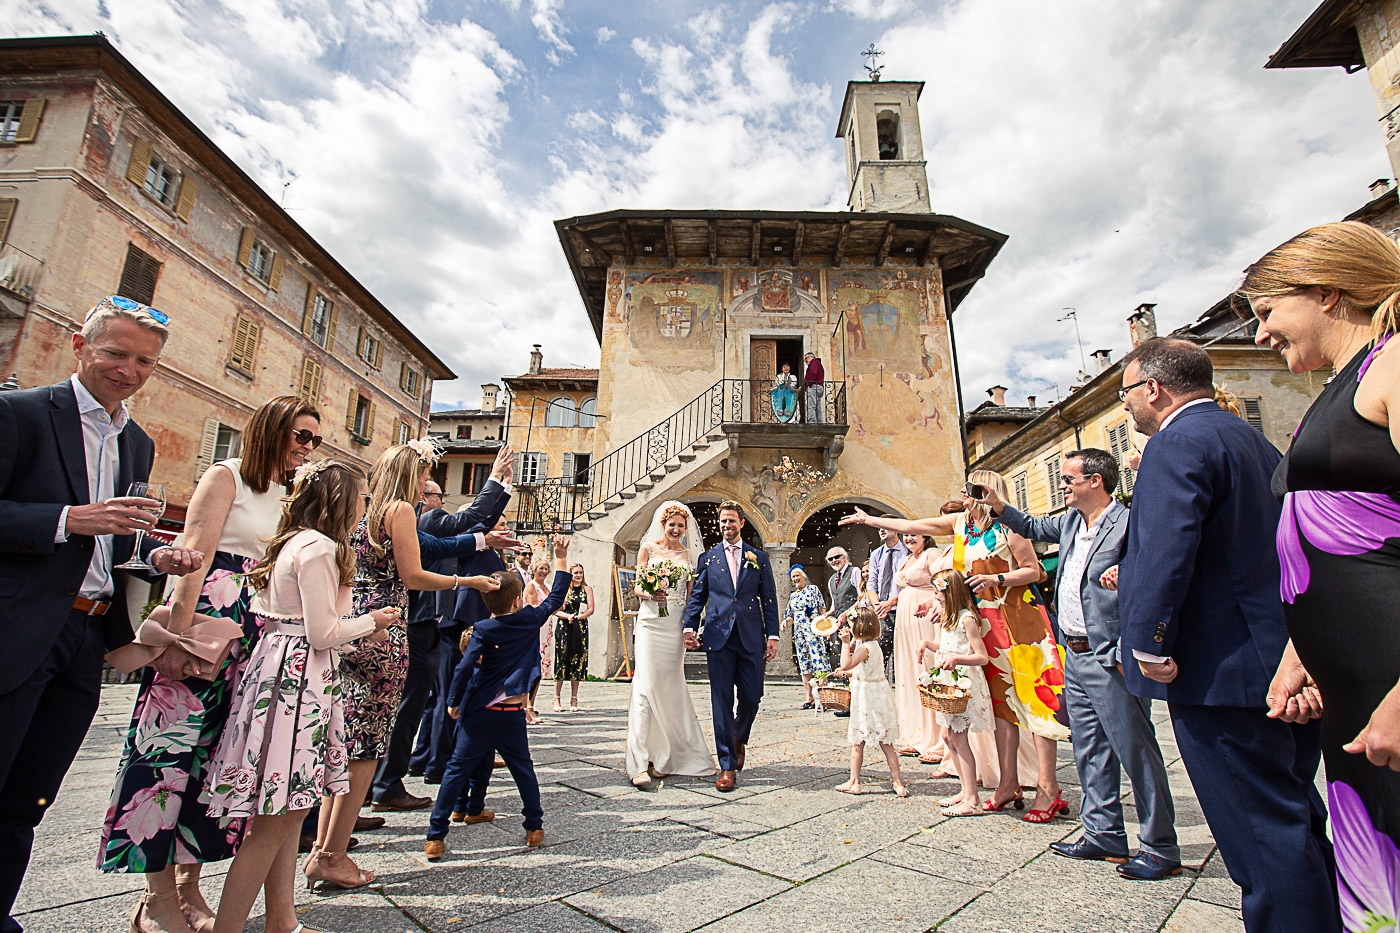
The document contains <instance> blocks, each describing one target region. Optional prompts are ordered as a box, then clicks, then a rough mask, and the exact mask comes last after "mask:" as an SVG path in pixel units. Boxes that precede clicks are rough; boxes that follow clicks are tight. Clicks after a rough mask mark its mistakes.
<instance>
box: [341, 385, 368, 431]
mask: <svg viewBox="0 0 1400 933" xmlns="http://www.w3.org/2000/svg"><path fill="white" fill-rule="evenodd" d="M345 429H346V430H347V431H349V432H350V433H351V435H353V436H354V437H357V438H359V439H360V440H361V441H364V442H365V443H369V441H370V440H371V439H373V437H374V403H373V402H371V401H370V400H369V399H367V398H365V397H364V396H363V395H361V394H360V393H359V390H357V389H351V390H350V404H349V406H348V407H347V408H346V411H345Z"/></svg>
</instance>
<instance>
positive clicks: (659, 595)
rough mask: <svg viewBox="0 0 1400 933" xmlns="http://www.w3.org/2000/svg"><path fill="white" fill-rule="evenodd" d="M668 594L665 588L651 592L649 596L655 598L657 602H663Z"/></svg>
mask: <svg viewBox="0 0 1400 933" xmlns="http://www.w3.org/2000/svg"><path fill="white" fill-rule="evenodd" d="M669 596H670V593H668V592H667V591H666V590H665V589H660V590H657V591H656V592H655V593H653V594H651V598H652V599H654V600H656V601H657V602H658V603H664V602H665V601H666V599H667V597H669Z"/></svg>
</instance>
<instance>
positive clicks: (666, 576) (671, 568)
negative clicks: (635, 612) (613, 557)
mask: <svg viewBox="0 0 1400 933" xmlns="http://www.w3.org/2000/svg"><path fill="white" fill-rule="evenodd" d="M693 576H695V573H694V571H692V570H691V569H690V568H689V567H687V566H685V565H684V564H678V563H676V562H675V561H670V560H660V561H656V562H655V563H652V564H649V565H647V566H646V567H643V568H641V569H640V570H638V571H637V585H638V586H639V587H641V588H642V592H643V593H646V594H647V595H648V596H655V595H656V594H657V593H659V592H661V591H662V590H666V591H668V592H669V591H670V589H671V587H673V586H682V585H684V584H685V583H686V581H688V580H689V579H690V578H691V577H693ZM656 614H657V615H658V616H663V617H664V616H669V615H670V614H671V611H670V610H669V609H668V608H667V606H666V604H665V603H658V604H657V609H656Z"/></svg>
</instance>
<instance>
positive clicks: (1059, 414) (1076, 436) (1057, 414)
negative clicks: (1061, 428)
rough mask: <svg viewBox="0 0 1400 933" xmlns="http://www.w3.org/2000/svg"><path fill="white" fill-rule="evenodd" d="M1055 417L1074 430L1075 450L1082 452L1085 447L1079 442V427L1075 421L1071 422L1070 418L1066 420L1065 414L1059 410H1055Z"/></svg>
mask: <svg viewBox="0 0 1400 933" xmlns="http://www.w3.org/2000/svg"><path fill="white" fill-rule="evenodd" d="M1055 417H1056V418H1059V419H1060V420H1061V421H1063V422H1064V423H1065V424H1067V425H1069V426H1070V427H1071V428H1073V429H1074V449H1075V450H1082V449H1083V447H1084V445H1083V443H1081V442H1080V440H1079V425H1077V424H1075V423H1074V422H1073V421H1070V420H1069V419H1068V418H1066V417H1065V416H1064V414H1063V413H1062V412H1061V411H1060V410H1059V409H1058V408H1056V409H1055Z"/></svg>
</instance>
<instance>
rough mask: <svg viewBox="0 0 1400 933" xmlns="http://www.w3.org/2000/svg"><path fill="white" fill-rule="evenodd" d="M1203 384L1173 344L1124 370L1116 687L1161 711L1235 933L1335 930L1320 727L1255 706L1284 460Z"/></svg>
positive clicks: (1261, 699)
mask: <svg viewBox="0 0 1400 933" xmlns="http://www.w3.org/2000/svg"><path fill="white" fill-rule="evenodd" d="M1213 378H1214V371H1213V368H1212V366H1211V360H1210V356H1209V355H1208V354H1207V353H1206V351H1205V350H1204V349H1202V348H1201V347H1200V346H1197V345H1196V344H1194V343H1191V342H1189V341H1185V340H1174V339H1171V338H1157V339H1154V340H1149V341H1146V342H1144V343H1142V344H1140V345H1139V346H1138V347H1136V348H1135V349H1134V350H1133V351H1132V352H1131V353H1129V354H1128V355H1127V356H1126V357H1125V358H1124V368H1123V392H1122V394H1123V396H1124V408H1126V409H1127V411H1128V414H1130V415H1131V416H1132V418H1133V422H1134V423H1135V425H1136V426H1137V430H1138V431H1139V432H1140V433H1142V434H1146V435H1148V436H1149V438H1150V439H1149V440H1148V442H1147V444H1146V445H1145V446H1144V447H1143V451H1142V467H1141V469H1140V470H1139V471H1138V475H1137V482H1136V483H1135V484H1134V485H1133V511H1132V521H1131V522H1130V523H1129V525H1128V544H1127V548H1126V550H1125V552H1124V555H1123V568H1122V579H1121V581H1120V584H1119V586H1120V590H1121V593H1122V596H1121V599H1120V606H1121V609H1122V625H1123V640H1122V645H1123V650H1124V651H1131V652H1132V654H1133V658H1132V659H1131V660H1129V661H1128V662H1127V663H1125V665H1124V667H1125V670H1126V673H1127V684H1128V689H1130V690H1132V691H1133V693H1135V694H1137V695H1138V696H1140V697H1151V698H1154V699H1160V700H1166V701H1167V709H1168V711H1169V712H1170V713H1171V718H1172V728H1173V730H1174V731H1175V733H1176V742H1177V746H1178V747H1179V748H1180V749H1181V760H1182V762H1183V763H1184V764H1185V765H1186V773H1187V774H1188V775H1190V777H1191V784H1192V786H1193V787H1194V788H1195V790H1196V797H1197V799H1198V800H1200V803H1201V810H1202V811H1203V812H1204V814H1205V817H1206V822H1207V823H1209V824H1210V831H1211V835H1212V836H1214V837H1215V843H1216V845H1218V846H1219V847H1220V854H1221V855H1222V856H1223V857H1224V860H1225V867H1226V869H1227V870H1228V871H1229V872H1230V877H1231V878H1233V879H1234V880H1235V883H1237V884H1238V885H1239V886H1240V889H1241V901H1242V903H1243V908H1244V911H1243V912H1244V923H1245V929H1246V930H1248V931H1249V933H1261V931H1280V933H1281V931H1285V930H1316V931H1318V933H1336V931H1339V930H1340V925H1339V923H1338V908H1337V901H1336V898H1337V890H1336V887H1335V879H1336V877H1337V875H1336V865H1335V862H1334V860H1333V856H1332V845H1331V843H1330V842H1328V840H1327V837H1326V826H1327V811H1326V809H1325V808H1324V807H1323V805H1322V798H1321V796H1320V795H1319V794H1318V792H1317V788H1316V786H1315V785H1314V783H1313V781H1314V779H1315V778H1316V776H1317V769H1318V764H1319V761H1320V758H1321V752H1322V738H1321V733H1320V723H1318V722H1310V723H1307V724H1306V725H1294V724H1290V723H1286V722H1283V721H1281V720H1278V719H1270V718H1269V715H1268V706H1267V701H1266V697H1267V696H1268V692H1269V684H1270V682H1271V681H1272V680H1273V676H1274V672H1275V671H1277V670H1278V665H1279V660H1280V658H1281V657H1282V656H1283V650H1284V646H1285V644H1286V643H1287V641H1288V631H1287V628H1286V625H1285V623H1284V618H1283V604H1282V602H1281V601H1280V599H1279V576H1280V574H1279V562H1278V552H1277V551H1276V549H1275V547H1274V536H1275V532H1276V531H1277V527H1278V522H1279V514H1280V506H1279V503H1278V500H1277V499H1275V498H1274V496H1273V493H1272V492H1271V491H1270V479H1271V478H1272V476H1273V474H1274V470H1275V468H1276V467H1277V466H1278V464H1279V461H1280V460H1281V459H1282V458H1281V457H1280V455H1279V452H1278V451H1277V450H1275V449H1274V447H1273V445H1271V444H1270V443H1269V442H1268V441H1267V440H1265V438H1264V435H1263V434H1261V433H1259V432H1258V431H1256V430H1255V429H1254V428H1252V427H1250V425H1249V424H1248V423H1247V422H1245V421H1244V420H1243V419H1241V418H1239V417H1237V416H1235V415H1232V414H1230V413H1229V412H1226V411H1223V410H1222V409H1221V408H1220V407H1219V406H1218V405H1216V404H1215V401H1214V399H1215V387H1214V384H1213ZM1281 858H1285V859H1286V861H1280V859H1281Z"/></svg>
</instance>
